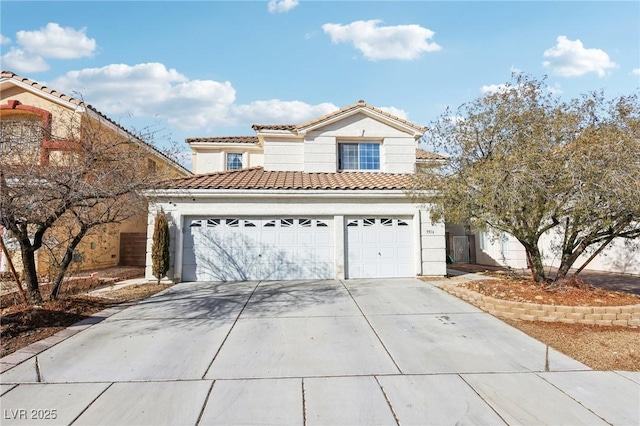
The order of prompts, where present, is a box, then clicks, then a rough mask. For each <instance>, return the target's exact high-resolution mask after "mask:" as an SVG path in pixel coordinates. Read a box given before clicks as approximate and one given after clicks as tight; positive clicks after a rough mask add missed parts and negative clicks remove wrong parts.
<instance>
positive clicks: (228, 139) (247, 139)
mask: <svg viewBox="0 0 640 426" xmlns="http://www.w3.org/2000/svg"><path fill="white" fill-rule="evenodd" d="M186 141H187V143H193V142H206V143H258V137H257V136H220V137H215V136H214V137H209V138H187V139H186Z"/></svg>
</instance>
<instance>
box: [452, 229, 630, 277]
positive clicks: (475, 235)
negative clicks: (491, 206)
mask: <svg viewBox="0 0 640 426" xmlns="http://www.w3.org/2000/svg"><path fill="white" fill-rule="evenodd" d="M559 238H560V237H559V236H558V235H556V234H555V233H554V231H553V230H552V231H549V232H547V233H546V234H544V235H543V236H542V238H540V242H539V245H538V246H539V247H540V250H541V252H542V255H543V261H544V264H545V266H549V267H557V266H559V265H560V259H559V258H558V257H556V256H554V254H553V253H554V251H552V247H553V246H554V244H556V245H557V244H558V243H559ZM446 239H447V254H448V255H449V256H450V257H451V258H452V259H453V261H454V262H462V263H477V264H481V265H494V266H508V267H511V268H514V269H526V268H528V266H527V254H526V251H525V249H524V247H523V246H522V244H520V242H519V241H518V240H516V239H515V238H514V237H513V236H512V235H510V234H507V233H498V234H492V233H490V232H481V231H477V232H473V231H471V230H469V229H468V228H465V227H463V226H460V225H451V224H447V225H446ZM594 249H595V248H594ZM555 252H557V250H556V251H555ZM592 253H593V251H589V252H587V253H586V254H584V255H582V256H580V257H579V258H578V260H577V261H576V262H575V264H574V265H573V267H574V268H579V267H580V266H582V265H583V264H584V263H585V262H586V261H587V260H588V259H589V258H590V257H591V254H592ZM586 268H587V269H590V270H594V271H601V272H611V273H619V274H632V275H640V241H638V240H635V241H628V240H624V239H622V238H617V239H615V240H613V241H612V243H611V244H609V245H608V246H607V247H606V248H605V249H604V250H603V251H602V252H601V253H599V254H598V255H597V256H596V257H595V258H594V259H593V260H592V261H591V262H590V263H589V264H588V265H587V267H586Z"/></svg>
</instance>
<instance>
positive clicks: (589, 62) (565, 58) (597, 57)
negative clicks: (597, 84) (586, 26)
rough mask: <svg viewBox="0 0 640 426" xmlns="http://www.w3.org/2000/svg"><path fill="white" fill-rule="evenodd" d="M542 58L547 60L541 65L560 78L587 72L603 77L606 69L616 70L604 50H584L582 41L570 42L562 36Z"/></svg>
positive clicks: (614, 64) (615, 66)
mask: <svg viewBox="0 0 640 426" xmlns="http://www.w3.org/2000/svg"><path fill="white" fill-rule="evenodd" d="M544 57H545V58H547V60H546V61H544V62H543V63H542V65H543V66H545V67H547V68H550V69H551V70H552V72H553V73H555V74H557V75H559V76H562V77H577V76H581V75H584V74H587V73H589V72H595V73H596V74H598V77H604V76H605V75H606V71H607V70H608V69H611V68H617V65H616V63H615V62H613V61H612V60H611V59H610V58H609V55H608V54H607V52H605V51H604V50H601V49H586V48H585V47H584V46H583V44H582V41H580V40H575V41H572V40H569V39H568V38H567V37H566V36H563V35H561V36H559V37H558V38H557V39H556V45H555V46H553V47H552V48H549V49H547V50H545V51H544Z"/></svg>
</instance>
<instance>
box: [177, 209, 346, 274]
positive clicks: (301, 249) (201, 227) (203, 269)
mask: <svg viewBox="0 0 640 426" xmlns="http://www.w3.org/2000/svg"><path fill="white" fill-rule="evenodd" d="M332 225H333V222H332V221H331V220H329V219H324V218H260V219H252V218H219V217H209V218H202V217H197V218H196V217H194V218H185V233H184V239H183V252H182V253H183V261H182V280H183V281H246V280H291V279H324V278H333V277H334V266H333V265H334V261H333V230H332Z"/></svg>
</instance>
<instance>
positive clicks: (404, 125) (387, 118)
mask: <svg viewBox="0 0 640 426" xmlns="http://www.w3.org/2000/svg"><path fill="white" fill-rule="evenodd" d="M357 114H362V115H365V116H367V117H370V118H372V119H374V120H376V121H379V122H381V123H383V124H386V125H388V126H390V127H393V128H395V129H397V130H400V131H402V132H404V133H407V134H409V135H411V136H412V137H414V138H415V139H418V138H419V137H421V136H422V135H423V134H424V132H425V131H426V130H427V129H426V127H422V126H418V125H416V124H414V123H411V122H410V121H408V120H405V119H402V118H400V117H398V116H395V115H393V114H390V113H388V112H386V111H383V110H381V109H379V108H376V107H374V106H372V105H368V104H367V103H366V102H365V101H363V100H360V101H358V102H357V103H355V104H353V105H349V106H347V107H344V108H341V109H339V110H338V111H334V112H332V113H329V114H326V115H323V116H322V117H319V118H316V119H313V120H310V121H307V122H305V123H302V124H254V125H253V126H252V128H253V130H255V131H256V132H257V133H258V135H259V136H261V135H264V134H273V133H274V134H281V135H283V134H288V135H296V136H302V135H304V134H306V133H307V132H310V131H315V130H319V129H321V128H322V127H325V126H328V125H332V124H335V123H338V122H340V121H342V120H345V119H347V118H349V117H352V116H354V115H357Z"/></svg>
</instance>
